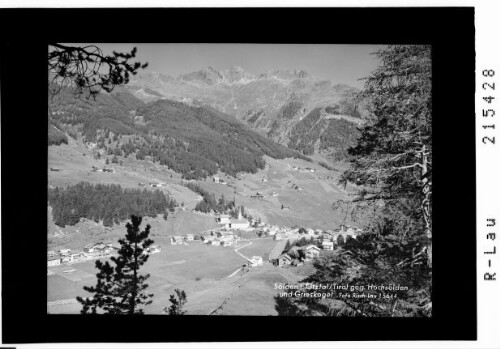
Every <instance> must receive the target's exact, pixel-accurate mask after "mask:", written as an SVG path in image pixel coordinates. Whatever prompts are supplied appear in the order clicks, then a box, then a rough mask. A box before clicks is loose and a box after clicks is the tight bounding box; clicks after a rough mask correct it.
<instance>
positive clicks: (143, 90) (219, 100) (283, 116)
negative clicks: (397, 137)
mask: <svg viewBox="0 0 500 349" xmlns="http://www.w3.org/2000/svg"><path fill="white" fill-rule="evenodd" d="M127 88H128V89H129V90H130V91H131V92H132V93H133V94H134V95H135V96H136V97H137V98H139V99H141V100H143V101H145V102H150V101H155V100H159V99H168V100H175V101H180V102H183V103H186V104H189V105H208V106H211V107H213V108H214V109H216V110H218V111H220V112H223V113H226V114H229V115H232V116H234V117H235V118H236V119H238V120H240V121H242V122H244V123H246V124H247V125H248V126H249V127H251V128H253V129H254V130H256V131H257V132H259V133H261V134H262V135H265V136H267V137H268V138H270V139H272V140H274V141H276V142H278V143H280V144H282V145H285V146H288V147H290V148H292V149H296V150H300V151H302V152H303V153H304V154H311V153H312V152H313V151H327V152H331V153H334V154H338V153H339V152H344V151H345V148H347V146H349V145H351V143H352V142H351V141H352V140H353V139H354V137H350V136H347V137H346V135H336V136H338V137H336V136H335V135H334V136H335V137H336V138H337V139H336V140H335V141H334V142H331V141H329V140H327V139H329V138H331V136H332V135H330V134H328V132H331V131H332V130H335V129H338V128H342V129H349V131H348V133H349V134H351V133H352V134H353V135H354V134H355V133H356V132H357V131H356V126H359V125H360V124H362V123H364V119H365V117H366V115H367V110H366V105H367V103H366V101H363V100H361V101H359V100H357V99H356V97H357V95H358V93H359V92H360V90H359V89H357V88H355V87H351V86H348V85H345V84H334V83H332V82H331V81H327V80H321V79H317V78H315V77H313V76H311V75H310V74H308V73H307V72H306V71H304V70H287V69H274V70H269V71H266V72H264V73H261V74H257V75H256V74H252V73H249V72H247V71H245V70H244V69H243V68H241V67H237V66H234V67H231V68H229V69H226V70H221V71H218V70H216V69H214V68H213V67H205V68H203V69H200V70H199V71H195V72H191V73H187V74H181V75H179V76H177V77H172V76H169V75H164V74H161V73H157V72H144V73H142V74H138V75H137V76H134V77H133V78H132V79H131V81H130V83H129V84H128V85H127ZM304 120H306V121H304ZM334 133H335V132H334ZM344 133H345V132H344ZM325 139H326V141H325ZM333 143H335V144H337V145H339V144H341V143H343V145H342V147H340V148H339V147H337V148H334V147H332V144H333ZM341 148H342V149H341Z"/></svg>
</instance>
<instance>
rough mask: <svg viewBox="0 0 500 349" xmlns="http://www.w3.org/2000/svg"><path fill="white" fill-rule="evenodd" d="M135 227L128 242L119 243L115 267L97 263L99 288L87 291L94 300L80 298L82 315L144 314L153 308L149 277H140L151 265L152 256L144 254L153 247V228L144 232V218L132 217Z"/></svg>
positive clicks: (130, 224)
mask: <svg viewBox="0 0 500 349" xmlns="http://www.w3.org/2000/svg"><path fill="white" fill-rule="evenodd" d="M131 221H132V223H130V222H129V223H127V225H126V227H127V234H126V235H125V239H120V240H118V242H119V243H120V245H121V248H120V250H118V257H111V261H112V262H113V263H114V264H115V266H114V267H113V266H111V264H110V263H109V262H108V261H106V262H104V263H103V262H101V261H100V260H97V261H96V263H95V265H96V268H97V269H99V273H97V285H96V286H91V287H87V286H84V287H83V289H84V290H85V291H87V292H90V293H92V294H93V297H92V298H82V297H77V300H78V302H80V303H81V304H82V305H83V309H82V311H81V313H82V314H88V313H92V314H96V313H98V311H99V313H101V312H102V313H105V314H128V315H134V314H144V311H143V309H142V308H143V306H145V305H148V304H151V302H152V300H151V298H152V296H153V295H152V294H149V293H147V292H146V288H147V287H148V284H146V283H145V281H146V280H147V279H148V278H149V274H145V275H140V274H139V269H140V267H141V266H143V265H144V263H146V262H147V260H148V258H149V255H147V254H145V253H143V252H144V251H145V250H146V249H147V248H148V247H149V246H151V245H152V244H153V240H151V239H149V238H148V236H149V231H150V229H151V226H150V225H149V224H148V225H147V226H146V229H144V230H143V231H140V229H139V226H140V225H141V222H142V218H141V217H136V216H132V217H131Z"/></svg>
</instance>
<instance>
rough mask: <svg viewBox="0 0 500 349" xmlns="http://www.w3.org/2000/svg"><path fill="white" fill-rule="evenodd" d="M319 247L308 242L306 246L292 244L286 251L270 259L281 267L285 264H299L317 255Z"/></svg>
mask: <svg viewBox="0 0 500 349" xmlns="http://www.w3.org/2000/svg"><path fill="white" fill-rule="evenodd" d="M319 253H320V248H319V247H318V246H316V245H313V244H310V245H307V246H302V247H298V246H293V247H292V248H291V249H289V250H288V251H287V252H286V253H283V254H282V255H280V256H279V257H278V258H276V259H273V260H271V263H273V264H274V265H276V266H279V267H283V266H285V265H294V266H301V265H302V264H304V262H309V261H311V260H313V259H314V258H316V257H318V256H319Z"/></svg>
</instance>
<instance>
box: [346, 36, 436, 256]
mask: <svg viewBox="0 0 500 349" xmlns="http://www.w3.org/2000/svg"><path fill="white" fill-rule="evenodd" d="M375 54H376V56H377V57H378V58H379V59H380V62H381V64H380V66H379V67H378V68H377V69H376V70H375V71H374V72H373V73H372V75H371V76H369V77H368V78H367V79H366V83H365V88H364V90H363V93H362V96H363V97H364V98H366V99H367V100H368V101H369V102H370V105H371V107H370V109H371V112H372V115H373V117H372V118H371V119H370V120H368V122H367V124H366V125H365V126H364V127H363V128H362V130H361V136H360V138H359V140H358V144H357V145H356V146H355V147H353V148H351V149H349V150H348V152H349V154H350V155H351V156H352V160H351V167H350V169H349V170H347V171H346V172H345V173H344V174H343V175H342V178H341V183H343V184H345V183H347V182H351V183H355V184H356V185H357V188H358V189H357V192H356V195H355V197H354V199H353V201H352V203H353V204H354V208H355V210H356V211H357V212H367V211H369V210H370V211H371V212H374V214H373V216H374V217H379V218H382V219H386V218H388V219H390V220H392V221H393V222H395V223H397V224H396V226H395V231H397V232H399V234H400V236H401V238H402V239H404V238H406V237H408V236H409V235H421V236H422V237H425V238H426V239H427V241H426V242H425V243H424V244H423V245H422V247H421V249H422V251H424V253H427V254H428V256H429V264H430V262H431V250H432V245H431V238H432V220H431V215H432V133H431V126H432V125H431V124H432V113H431V110H432V98H431V86H432V83H431V82H432V69H431V68H432V67H431V49H430V46H419V45H395V46H389V47H388V48H385V49H382V50H379V51H377V52H376V53H375ZM372 221H373V222H374V223H375V225H379V222H377V221H376V220H375V219H372Z"/></svg>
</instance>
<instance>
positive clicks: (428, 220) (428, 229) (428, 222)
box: [421, 145, 432, 267]
mask: <svg viewBox="0 0 500 349" xmlns="http://www.w3.org/2000/svg"><path fill="white" fill-rule="evenodd" d="M426 150H427V149H426V146H425V145H424V146H422V173H421V178H422V181H421V182H422V184H421V191H422V202H421V209H422V213H423V217H424V222H425V234H426V235H427V237H428V238H429V239H432V217H431V209H432V208H431V195H432V181H431V179H430V178H429V172H428V153H427V152H426ZM427 263H428V265H429V266H430V267H431V266H432V240H431V241H430V243H429V246H428V247H427Z"/></svg>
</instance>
